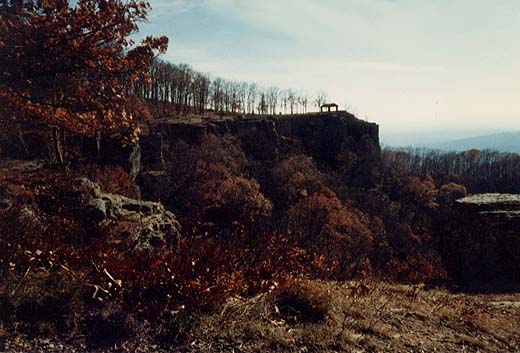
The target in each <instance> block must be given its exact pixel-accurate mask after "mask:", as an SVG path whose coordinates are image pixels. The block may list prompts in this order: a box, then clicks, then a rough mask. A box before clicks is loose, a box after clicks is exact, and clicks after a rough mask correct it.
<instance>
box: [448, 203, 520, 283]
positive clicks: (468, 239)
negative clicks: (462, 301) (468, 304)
mask: <svg viewBox="0 0 520 353" xmlns="http://www.w3.org/2000/svg"><path fill="white" fill-rule="evenodd" d="M443 243H444V244H443V249H444V258H445V261H446V264H447V266H446V267H447V269H448V271H449V272H451V273H450V274H451V275H452V277H454V278H456V279H458V280H459V281H461V282H464V283H483V282H487V281H491V280H498V281H499V282H500V281H501V282H503V283H505V282H510V281H511V280H512V281H513V282H518V281H520V195H510V194H482V195H473V196H469V197H465V198H463V199H460V200H457V202H456V203H455V206H454V212H453V213H452V217H451V220H450V222H449V224H448V232H447V233H446V234H445V235H444V239H443Z"/></svg>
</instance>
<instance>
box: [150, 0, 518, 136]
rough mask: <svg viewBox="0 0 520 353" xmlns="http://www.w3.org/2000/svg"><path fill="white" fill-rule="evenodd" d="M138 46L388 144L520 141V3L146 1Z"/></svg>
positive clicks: (502, 0) (441, 0) (481, 0)
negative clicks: (304, 97) (513, 137)
mask: <svg viewBox="0 0 520 353" xmlns="http://www.w3.org/2000/svg"><path fill="white" fill-rule="evenodd" d="M150 2H151V5H152V11H151V12H150V15H149V21H148V23H144V24H142V25H141V32H140V35H149V34H153V35H167V36H168V37H169V38H170V45H169V49H168V52H167V53H166V54H165V55H164V56H163V59H165V60H168V61H171V62H173V63H181V62H182V63H187V64H190V65H191V66H192V67H193V68H194V69H196V70H199V71H203V72H207V73H210V74H211V75H212V77H217V76H218V77H223V78H227V79H234V80H241V81H254V82H257V83H258V84H260V85H264V86H271V85H275V86H278V87H280V88H294V89H302V90H303V91H305V92H307V93H308V94H309V95H310V96H312V95H313V94H314V93H316V92H317V91H319V90H323V91H325V92H327V93H328V96H329V100H330V101H332V102H336V103H338V104H339V105H340V107H341V108H345V107H347V109H348V110H349V111H351V112H353V113H354V114H356V115H357V116H358V117H359V118H362V119H366V120H368V121H373V122H376V123H378V124H380V130H381V132H382V133H383V134H384V133H386V134H388V135H391V134H396V135H399V134H408V135H414V136H421V134H424V133H425V132H426V131H428V132H438V133H439V134H441V133H444V132H445V131H451V132H457V131H458V133H459V135H458V136H455V137H465V136H470V135H472V134H473V135H478V134H482V133H484V132H489V133H491V132H496V131H512V130H520V1H518V0H261V1H258V0H150Z"/></svg>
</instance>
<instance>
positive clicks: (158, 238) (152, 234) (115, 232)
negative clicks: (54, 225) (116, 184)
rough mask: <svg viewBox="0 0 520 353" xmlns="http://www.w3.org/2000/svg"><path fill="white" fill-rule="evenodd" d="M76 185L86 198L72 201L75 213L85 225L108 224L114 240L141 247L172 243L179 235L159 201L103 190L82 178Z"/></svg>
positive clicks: (151, 248)
mask: <svg viewBox="0 0 520 353" xmlns="http://www.w3.org/2000/svg"><path fill="white" fill-rule="evenodd" d="M79 186H80V187H79V188H78V190H81V193H82V195H81V197H82V198H84V199H85V200H86V201H85V202H83V203H81V202H78V203H76V210H75V213H76V214H77V215H78V217H79V218H80V219H81V221H82V222H84V223H85V225H87V226H91V225H95V226H98V227H102V228H106V227H109V228H110V230H109V233H110V234H111V237H112V239H113V241H114V242H124V243H128V244H131V247H133V249H134V250H137V251H143V250H153V249H155V248H158V247H161V246H163V245H167V244H169V245H172V244H173V243H174V241H175V240H177V239H178V238H180V233H179V230H180V225H179V223H178V222H177V220H176V218H175V215H174V214H173V213H171V212H170V211H167V210H166V209H165V208H164V206H163V205H162V204H160V203H157V202H150V201H139V200H134V199H131V198H128V197H125V196H121V195H114V194H107V193H103V192H101V189H100V187H99V185H97V184H95V183H93V182H92V181H90V180H88V179H84V178H83V179H80V180H79Z"/></svg>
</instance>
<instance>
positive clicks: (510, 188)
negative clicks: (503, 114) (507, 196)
mask: <svg viewBox="0 0 520 353" xmlns="http://www.w3.org/2000/svg"><path fill="white" fill-rule="evenodd" d="M382 157H383V158H382V159H383V167H384V170H385V171H386V173H387V174H394V175H401V176H402V175H408V176H412V175H413V176H422V177H427V176H432V177H433V178H434V179H435V181H436V182H437V183H438V184H444V183H449V182H455V183H458V184H462V185H464V186H466V188H467V189H468V191H470V192H472V193H486V192H501V193H520V155H519V154H516V153H503V152H498V151H492V150H482V151H479V150H469V151H465V152H442V151H438V150H431V149H424V148H419V149H413V148H408V149H393V148H385V149H384V150H383V151H382Z"/></svg>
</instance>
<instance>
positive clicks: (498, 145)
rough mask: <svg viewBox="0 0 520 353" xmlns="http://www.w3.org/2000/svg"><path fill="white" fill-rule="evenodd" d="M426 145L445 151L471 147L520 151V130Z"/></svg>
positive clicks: (462, 149) (463, 149)
mask: <svg viewBox="0 0 520 353" xmlns="http://www.w3.org/2000/svg"><path fill="white" fill-rule="evenodd" d="M425 147H429V148H435V149H439V150H444V151H466V150H470V149H478V150H485V149H491V150H497V151H500V152H513V153H520V131H515V132H503V133H498V134H491V135H484V136H476V137H470V138H464V139H457V140H453V141H448V142H441V143H433V144H428V145H426V146H425Z"/></svg>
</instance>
